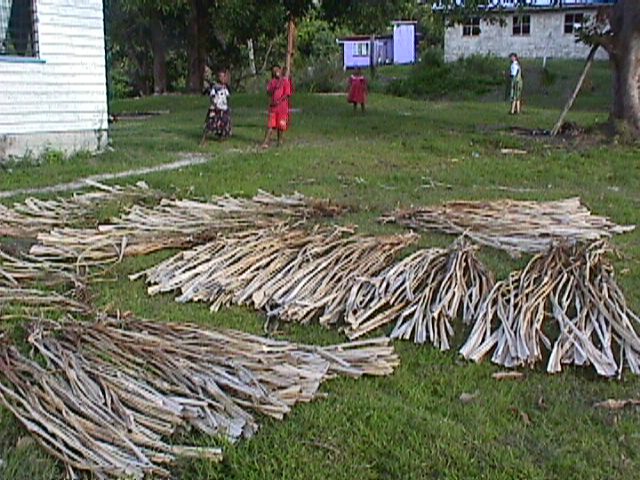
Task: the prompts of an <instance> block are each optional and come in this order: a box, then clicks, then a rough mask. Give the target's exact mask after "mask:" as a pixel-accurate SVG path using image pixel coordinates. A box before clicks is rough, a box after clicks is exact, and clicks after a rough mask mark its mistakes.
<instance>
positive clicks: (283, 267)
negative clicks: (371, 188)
mask: <svg viewBox="0 0 640 480" xmlns="http://www.w3.org/2000/svg"><path fill="white" fill-rule="evenodd" d="M347 233H350V232H349V231H348V230H345V229H334V228H325V229H315V230H313V231H311V232H307V231H304V230H289V229H287V228H277V229H266V230H258V231H250V232H246V233H243V234H241V235H237V236H232V237H228V238H224V239H222V238H221V239H218V240H216V241H214V242H211V243H209V244H206V245H203V246H201V247H197V248H195V249H193V250H190V251H186V252H182V253H180V254H178V255H176V256H175V257H173V258H170V259H169V260H166V261H165V262H162V263H161V264H159V265H157V266H155V267H153V268H151V269H149V270H147V271H145V272H142V273H141V274H138V275H135V276H133V277H132V278H133V279H135V278H138V277H139V276H140V275H144V276H146V278H147V282H148V283H150V284H151V287H149V293H150V294H155V293H159V292H168V291H173V290H179V291H180V292H181V295H180V296H179V297H178V298H177V300H178V301H180V302H190V301H201V302H207V303H210V304H211V308H212V309H213V310H217V309H219V308H220V307H222V306H228V305H250V306H253V307H254V308H256V309H266V310H267V312H268V313H269V316H272V317H274V316H277V317H278V318H282V319H283V320H286V321H297V322H302V323H308V322H310V321H312V320H315V319H318V318H319V319H320V322H321V323H322V324H324V325H333V324H336V323H338V322H339V321H340V320H341V318H342V315H343V312H344V308H345V302H346V296H347V295H348V293H349V290H350V288H351V286H352V285H353V284H354V283H355V281H356V280H357V278H358V277H360V276H364V275H372V274H375V273H377V272H379V271H380V270H382V269H383V268H384V267H386V266H387V265H388V264H389V263H390V262H391V260H392V259H393V256H394V255H395V254H396V253H397V252H398V251H399V250H400V249H402V248H404V247H406V246H407V245H409V244H410V243H412V242H413V241H415V236H413V235H403V236H391V237H379V238H375V237H361V236H357V235H352V234H349V235H347Z"/></svg>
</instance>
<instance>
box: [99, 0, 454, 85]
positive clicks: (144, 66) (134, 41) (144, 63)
mask: <svg viewBox="0 0 640 480" xmlns="http://www.w3.org/2000/svg"><path fill="white" fill-rule="evenodd" d="M398 18H403V19H416V20H424V22H425V23H429V22H431V24H430V28H429V31H430V32H438V29H437V27H435V26H437V23H434V22H433V19H434V18H435V17H434V16H433V14H432V12H431V9H430V8H428V7H425V6H421V5H418V3H417V2H415V1H414V0H322V1H317V0H316V1H314V0H214V1H207V0H175V1H171V0H111V8H110V17H109V18H108V19H107V20H108V21H109V22H110V39H111V42H112V53H113V65H114V72H113V74H114V77H115V78H116V80H118V82H117V83H118V85H117V88H116V90H117V91H118V93H119V94H123V93H125V92H126V93H132V94H142V95H145V94H149V93H152V92H154V91H155V92H156V93H163V92H164V91H167V90H182V89H186V90H191V91H199V90H200V89H201V88H202V82H203V76H204V71H205V70H208V69H206V67H209V69H212V70H215V69H218V68H229V69H231V70H232V71H233V74H232V79H234V83H237V82H238V81H241V80H243V79H244V78H246V77H247V76H248V75H250V74H251V72H250V68H249V67H250V61H249V50H250V48H252V49H253V54H254V61H255V64H256V67H257V70H258V71H262V70H263V69H265V67H268V66H269V65H270V64H271V63H273V62H282V61H283V60H284V55H285V51H286V24H287V22H288V21H289V20H290V19H294V20H295V21H296V23H297V24H298V27H299V28H298V30H299V42H298V46H299V50H300V52H299V53H300V55H301V56H302V57H303V59H304V60H310V59H311V58H314V59H318V60H319V61H324V62H328V61H329V60H331V59H333V58H335V57H336V56H337V54H338V49H337V45H336V43H335V40H336V37H337V36H339V35H344V34H348V33H384V32H385V31H386V30H387V29H388V28H389V26H390V25H389V22H390V21H391V20H393V19H398ZM432 25H433V26H434V28H431V26H432ZM439 35H440V34H439V33H436V36H435V37H433V38H432V41H433V42H438V39H439V38H441V37H440V36H439ZM250 45H251V47H250ZM329 57H330V58H329ZM307 63H308V62H307ZM329 63H331V62H329Z"/></svg>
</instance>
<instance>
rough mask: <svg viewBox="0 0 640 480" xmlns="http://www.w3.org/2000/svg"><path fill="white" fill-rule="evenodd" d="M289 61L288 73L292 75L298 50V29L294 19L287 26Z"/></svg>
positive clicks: (287, 63)
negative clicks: (294, 58) (294, 57)
mask: <svg viewBox="0 0 640 480" xmlns="http://www.w3.org/2000/svg"><path fill="white" fill-rule="evenodd" d="M287 30H288V32H287V61H286V63H285V66H286V68H287V72H288V74H289V75H291V68H292V66H293V65H292V64H293V56H294V55H295V50H296V36H297V34H298V32H297V29H296V22H295V20H294V18H293V17H291V18H290V19H289V24H288V26H287Z"/></svg>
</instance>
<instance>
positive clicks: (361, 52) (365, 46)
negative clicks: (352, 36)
mask: <svg viewBox="0 0 640 480" xmlns="http://www.w3.org/2000/svg"><path fill="white" fill-rule="evenodd" d="M353 56H354V57H368V56H369V42H358V43H354V44H353Z"/></svg>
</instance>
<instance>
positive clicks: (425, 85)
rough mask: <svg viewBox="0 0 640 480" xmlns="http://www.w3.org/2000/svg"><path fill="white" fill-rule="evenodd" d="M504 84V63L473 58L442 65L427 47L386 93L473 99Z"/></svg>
mask: <svg viewBox="0 0 640 480" xmlns="http://www.w3.org/2000/svg"><path fill="white" fill-rule="evenodd" d="M505 84H506V80H505V62H504V60H501V59H498V58H496V57H491V56H480V55H474V56H470V57H467V58H465V59H462V60H458V61H457V62H453V63H445V62H444V58H443V53H442V50H440V49H437V48H431V49H428V50H427V51H426V52H425V53H424V54H423V55H422V59H421V62H420V63H418V64H417V65H416V66H414V67H413V69H412V71H411V73H410V74H409V76H408V77H407V78H405V79H402V80H398V81H395V82H392V83H391V84H390V85H389V87H388V93H391V94H392V95H398V96H401V97H411V98H443V97H447V98H473V97H477V96H480V95H484V94H487V93H489V92H491V91H493V90H495V89H496V88H497V87H498V86H501V85H505Z"/></svg>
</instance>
